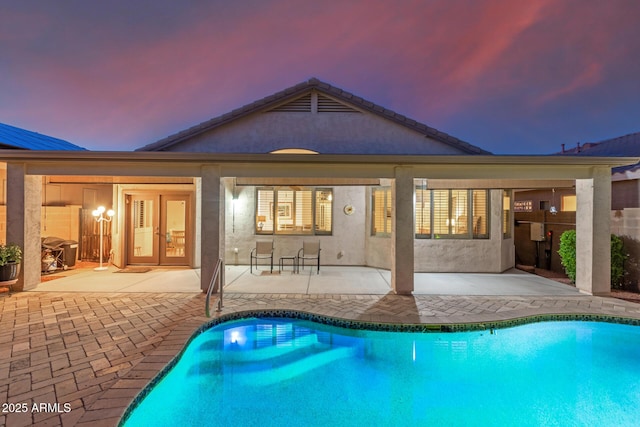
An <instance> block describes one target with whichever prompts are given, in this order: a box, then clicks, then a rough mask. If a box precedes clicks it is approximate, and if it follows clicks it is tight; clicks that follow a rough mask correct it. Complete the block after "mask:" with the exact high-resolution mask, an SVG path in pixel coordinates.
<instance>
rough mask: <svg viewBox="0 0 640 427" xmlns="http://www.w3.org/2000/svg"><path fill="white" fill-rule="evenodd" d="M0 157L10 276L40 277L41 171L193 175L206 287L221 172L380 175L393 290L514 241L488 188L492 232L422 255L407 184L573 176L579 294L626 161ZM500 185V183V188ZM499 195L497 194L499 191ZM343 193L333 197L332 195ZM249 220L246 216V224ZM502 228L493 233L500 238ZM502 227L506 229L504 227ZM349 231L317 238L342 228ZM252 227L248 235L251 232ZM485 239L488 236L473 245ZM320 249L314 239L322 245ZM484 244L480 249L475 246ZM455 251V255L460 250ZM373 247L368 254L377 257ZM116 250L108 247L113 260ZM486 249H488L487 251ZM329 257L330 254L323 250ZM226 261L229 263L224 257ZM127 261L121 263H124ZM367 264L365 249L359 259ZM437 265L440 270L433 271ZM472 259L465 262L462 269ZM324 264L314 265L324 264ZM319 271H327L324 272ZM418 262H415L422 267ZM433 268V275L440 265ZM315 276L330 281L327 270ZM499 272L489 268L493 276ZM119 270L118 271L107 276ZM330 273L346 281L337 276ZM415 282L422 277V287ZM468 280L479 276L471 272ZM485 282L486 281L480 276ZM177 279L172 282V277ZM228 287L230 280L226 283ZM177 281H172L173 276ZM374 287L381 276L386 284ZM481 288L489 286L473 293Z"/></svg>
mask: <svg viewBox="0 0 640 427" xmlns="http://www.w3.org/2000/svg"><path fill="white" fill-rule="evenodd" d="M0 159H2V160H4V161H6V162H7V196H8V197H7V241H11V242H14V243H16V244H19V245H20V246H22V247H23V248H24V259H23V269H22V270H23V272H22V273H21V277H20V278H19V281H18V285H22V286H23V287H24V289H25V290H29V289H33V288H34V287H35V286H37V285H38V283H39V282H40V267H41V248H40V237H41V235H40V215H41V206H42V191H41V183H42V176H48V175H67V176H72V175H76V176H138V177H148V178H154V177H189V178H193V179H194V180H195V187H196V191H195V202H194V205H195V209H194V216H195V218H194V219H193V224H194V236H195V238H194V239H193V240H192V242H191V244H190V246H189V247H188V249H187V251H191V252H192V253H193V262H192V265H191V266H192V267H194V268H199V269H200V270H201V274H200V275H199V276H198V278H197V279H194V280H199V281H200V289H201V290H205V289H207V288H208V286H209V282H210V278H211V277H212V276H213V270H214V266H215V264H216V262H217V260H218V259H222V260H224V261H227V260H228V259H231V258H232V257H233V255H232V251H233V249H232V248H227V247H226V233H227V232H228V230H227V226H226V221H228V220H229V218H228V213H227V210H228V208H227V207H226V204H227V203H228V204H231V201H230V200H227V199H228V198H229V197H230V196H229V194H228V191H227V188H226V187H225V180H226V179H228V178H233V179H272V180H291V179H296V180H306V181H307V182H314V181H315V182H320V181H323V180H325V181H326V180H327V179H331V180H336V179H337V180H343V181H344V182H350V181H351V182H361V181H362V180H371V179H379V180H386V181H388V182H389V183H390V200H391V203H390V205H389V210H388V211H387V212H388V218H389V223H390V232H389V235H388V238H387V239H388V240H387V247H388V249H385V250H384V251H383V252H380V254H381V255H382V256H384V257H385V258H386V259H387V260H388V263H389V264H390V265H389V268H388V272H387V273H386V276H385V275H384V274H379V273H378V274H379V275H380V280H382V282H380V283H381V285H380V287H379V288H378V289H377V291H376V292H380V293H385V292H393V293H396V294H400V295H409V294H413V293H421V292H424V289H427V288H429V287H431V286H434V287H436V288H437V283H438V280H442V279H441V278H442V277H444V276H439V275H434V276H430V275H429V274H431V273H427V274H426V275H424V276H420V275H418V274H422V273H416V272H419V271H420V270H419V267H418V266H419V263H420V262H422V261H423V260H425V259H426V260H428V261H429V262H430V263H432V264H433V265H434V266H435V268H436V270H430V271H436V272H438V273H441V272H443V271H446V272H447V273H457V272H470V270H469V268H473V269H475V270H471V272H474V271H478V269H479V268H480V266H481V265H482V263H486V262H489V261H490V262H491V265H492V267H491V270H489V271H488V272H490V273H500V272H504V271H508V270H509V269H510V268H512V267H514V265H515V261H514V250H513V240H512V238H511V237H510V236H511V233H510V232H511V229H512V227H513V224H512V222H511V221H510V217H509V216H502V215H501V212H503V211H504V212H508V211H511V206H510V205H509V203H512V202H511V201H510V200H509V199H508V198H506V199H503V198H502V197H494V196H495V195H496V194H493V193H492V196H491V197H492V200H491V201H492V203H491V207H492V210H493V211H494V212H493V213H492V217H493V218H494V219H495V220H493V222H492V223H491V226H490V230H491V237H490V239H488V240H478V241H474V242H472V244H467V243H466V242H465V241H463V240H456V239H438V238H432V239H430V240H428V241H427V243H428V246H429V247H430V248H431V249H430V252H429V253H428V255H424V252H421V251H420V247H421V245H424V244H425V240H422V241H421V242H419V241H418V240H417V239H416V237H415V236H416V229H415V226H414V221H415V204H416V182H417V181H419V182H421V183H423V184H421V185H424V186H425V188H436V189H437V188H450V189H451V188H453V189H455V188H473V189H486V190H489V191H493V190H494V189H512V188H527V187H532V188H539V187H542V186H553V185H557V184H558V183H565V184H566V182H567V181H572V182H574V183H575V186H576V192H577V218H578V224H577V231H578V247H577V265H578V277H577V280H576V285H577V288H578V289H580V290H581V291H583V292H585V293H590V294H594V295H607V294H609V293H610V277H609V265H610V253H609V239H610V225H609V216H610V200H611V185H610V168H611V167H612V166H617V165H624V164H628V163H633V162H636V161H637V159H627V158H587V157H584V158H575V157H572V158H563V157H558V156H552V157H550V156H484V155H475V156H459V155H453V156H448V155H433V156H428V155H427V156H379V155H357V156H353V155H323V154H318V155H299V154H287V155H277V154H208V153H179V152H134V153H130V152H127V153H109V152H103V153H100V152H81V153H73V154H66V153H62V152H19V151H4V152H2V153H1V155H0ZM499 191H501V190H499ZM498 196H499V194H498ZM342 203H344V202H342ZM122 211H123V209H120V210H118V213H117V215H116V217H115V218H114V224H116V227H120V230H118V231H114V232H116V233H117V234H120V235H121V237H120V239H121V240H123V241H124V236H123V234H124V232H123V231H122V230H123V227H124V224H125V223H126V221H125V217H124V213H123V212H122ZM251 224H253V222H251ZM503 233H504V237H503ZM507 234H509V236H507ZM348 235H349V230H348V229H347V230H346V231H344V232H341V233H338V234H337V235H331V236H323V237H322V238H323V239H335V238H336V237H340V238H342V239H344V238H345V237H348ZM258 238H260V236H253V237H252V240H253V239H256V240H257V239H258ZM485 242H486V243H488V244H489V246H487V247H485V246H475V245H476V244H482V245H484V243H485ZM323 247H324V245H323ZM482 248H484V249H482ZM463 249H464V253H463V254H462V255H461V250H463ZM380 254H378V255H377V256H380ZM119 257H120V258H122V257H123V254H122V253H118V251H116V253H115V259H116V260H117V259H118V258H119ZM487 257H488V258H487ZM334 262H335V260H334ZM226 263H227V264H229V262H228V261H227V262H226ZM125 265H126V263H125ZM360 265H361V266H362V267H366V266H368V265H371V264H369V263H368V262H367V261H366V259H365V262H364V265H362V264H360ZM441 265H446V269H445V270H442V269H440V270H437V268H438V267H440V266H441ZM470 266H471V267H470ZM324 269H325V266H323V273H324ZM326 271H327V272H329V271H330V270H326ZM423 271H424V270H423ZM441 274H444V273H441ZM320 277H321V278H322V280H323V281H324V282H325V286H329V285H331V283H332V280H330V279H329V276H327V275H326V274H321V275H320ZM498 277H499V275H498ZM120 280H121V279H120V278H119V280H118V281H120ZM335 280H336V281H335V282H333V283H339V282H340V283H342V282H347V283H348V282H351V281H350V280H346V281H342V282H341V280H342V279H340V278H336V279H335ZM423 281H424V282H430V283H429V284H428V285H426V284H423ZM476 282H478V281H476ZM489 282H490V281H485V283H487V285H488V283H489ZM174 283H176V282H174ZM227 283H228V284H230V286H233V284H232V282H231V281H227ZM176 286H177V285H176ZM385 286H388V287H389V289H388V290H387V289H386V288H385ZM425 286H426V288H425ZM482 292H489V291H482Z"/></svg>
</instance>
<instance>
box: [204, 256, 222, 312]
mask: <svg viewBox="0 0 640 427" xmlns="http://www.w3.org/2000/svg"><path fill="white" fill-rule="evenodd" d="M216 283H217V285H218V293H219V294H220V295H219V298H218V309H217V310H216V311H218V312H221V311H222V293H223V290H222V289H223V285H224V261H222V258H218V262H217V263H216V268H215V269H214V270H213V276H212V277H211V282H210V283H209V289H207V299H206V301H205V303H204V312H205V314H206V315H207V317H211V311H210V308H209V302H210V300H211V293H212V292H213V290H214V289H215V287H216Z"/></svg>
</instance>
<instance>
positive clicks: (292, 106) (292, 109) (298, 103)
mask: <svg viewBox="0 0 640 427" xmlns="http://www.w3.org/2000/svg"><path fill="white" fill-rule="evenodd" d="M269 111H279V112H288V113H310V112H311V94H310V93H309V94H307V95H305V96H303V97H300V98H298V99H295V100H293V101H291V102H287V103H286V104H282V105H280V106H278V107H276V108H274V109H272V110H269Z"/></svg>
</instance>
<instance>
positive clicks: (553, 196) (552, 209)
mask: <svg viewBox="0 0 640 427" xmlns="http://www.w3.org/2000/svg"><path fill="white" fill-rule="evenodd" d="M549 212H550V213H551V215H555V214H557V213H558V209H556V189H555V188H553V189H552V190H551V207H550V208H549Z"/></svg>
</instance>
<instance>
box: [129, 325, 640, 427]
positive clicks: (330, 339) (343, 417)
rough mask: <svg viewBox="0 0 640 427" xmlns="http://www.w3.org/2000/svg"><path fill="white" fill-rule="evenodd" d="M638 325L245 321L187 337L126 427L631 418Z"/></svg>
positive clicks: (638, 377)
mask: <svg viewBox="0 0 640 427" xmlns="http://www.w3.org/2000/svg"><path fill="white" fill-rule="evenodd" d="M638 419H640V327H638V326H630V325H621V324H614V323H604V322H584V321H562V322H540V323H532V324H526V325H521V326H516V327H512V328H505V329H495V330H494V329H490V330H483V331H472V332H453V333H415V332H411V333H409V332H380V331H366V330H351V329H345V328H338V327H334V326H327V325H323V324H319V323H314V322H311V321H307V320H298V319H284V318H250V319H243V320H236V321H231V322H226V323H222V324H219V325H217V326H215V327H213V328H211V329H209V330H207V331H205V332H203V333H201V334H199V335H198V336H197V337H195V338H194V339H193V340H192V341H191V343H190V344H189V345H188V347H187V348H186V349H185V351H184V353H183V354H182V356H181V358H180V360H179V361H178V363H177V364H176V365H175V366H174V367H173V368H172V369H171V370H170V371H168V373H167V374H166V375H165V376H164V377H163V378H162V380H161V381H159V382H158V383H157V384H155V386H154V387H153V389H151V391H150V392H149V393H148V394H147V395H146V397H145V398H144V399H142V400H141V401H140V402H139V404H138V405H137V406H136V407H135V408H134V409H133V410H132V411H131V412H129V414H128V417H127V418H126V419H125V422H124V425H125V426H127V427H130V426H147V425H155V426H165V425H166V426H172V427H175V426H177V425H179V426H187V425H193V426H200V425H225V426H227V425H233V426H258V425H259V426H282V425H304V426H314V425H322V426H326V425H338V426H364V425H367V426H378V425H385V426H390V425H403V426H406V425H447V426H454V425H483V426H489V425H496V426H498V425H500V426H503V425H522V426H528V425H530V426H538V425H558V426H567V425H598V426H607V425H612V426H614V425H615V426H624V425H629V426H630V425H637V421H638Z"/></svg>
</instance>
